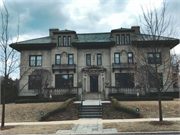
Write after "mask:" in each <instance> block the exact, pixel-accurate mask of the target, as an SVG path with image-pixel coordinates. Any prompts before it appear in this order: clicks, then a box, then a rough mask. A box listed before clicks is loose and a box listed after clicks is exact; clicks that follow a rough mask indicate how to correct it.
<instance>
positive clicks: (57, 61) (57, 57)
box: [55, 54, 61, 65]
mask: <svg viewBox="0 0 180 135" xmlns="http://www.w3.org/2000/svg"><path fill="white" fill-rule="evenodd" d="M55 57H56V58H55V63H56V65H59V64H61V55H60V54H56V56H55Z"/></svg>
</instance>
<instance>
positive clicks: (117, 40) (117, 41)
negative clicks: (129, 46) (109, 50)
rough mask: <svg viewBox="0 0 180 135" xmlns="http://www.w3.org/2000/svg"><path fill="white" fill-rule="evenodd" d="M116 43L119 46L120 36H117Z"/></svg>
mask: <svg viewBox="0 0 180 135" xmlns="http://www.w3.org/2000/svg"><path fill="white" fill-rule="evenodd" d="M116 43H117V44H118V45H119V35H116Z"/></svg>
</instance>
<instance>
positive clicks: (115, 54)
mask: <svg viewBox="0 0 180 135" xmlns="http://www.w3.org/2000/svg"><path fill="white" fill-rule="evenodd" d="M116 54H118V55H119V63H116V57H115V56H116ZM114 64H120V53H114Z"/></svg>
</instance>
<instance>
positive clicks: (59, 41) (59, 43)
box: [58, 36, 61, 46]
mask: <svg viewBox="0 0 180 135" xmlns="http://www.w3.org/2000/svg"><path fill="white" fill-rule="evenodd" d="M59 39H60V40H59ZM58 46H61V36H58Z"/></svg>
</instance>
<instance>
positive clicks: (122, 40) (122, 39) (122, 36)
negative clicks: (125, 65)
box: [121, 34, 125, 45]
mask: <svg viewBox="0 0 180 135" xmlns="http://www.w3.org/2000/svg"><path fill="white" fill-rule="evenodd" d="M121 44H122V45H124V44H125V40H124V34H122V35H121Z"/></svg>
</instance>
